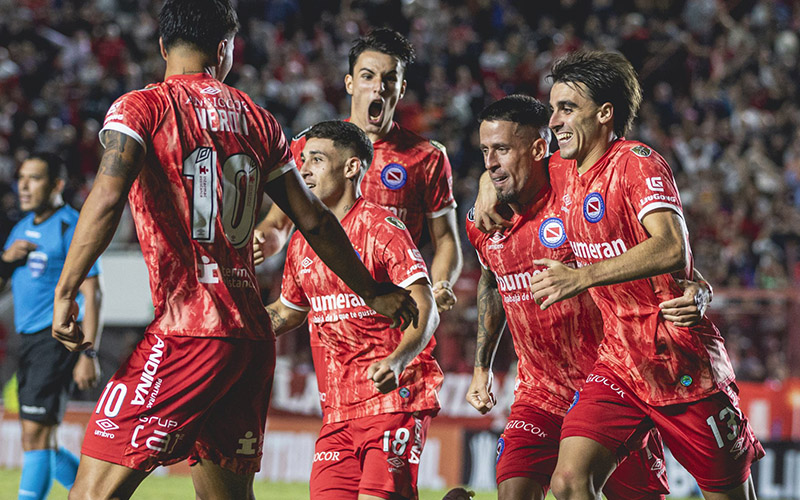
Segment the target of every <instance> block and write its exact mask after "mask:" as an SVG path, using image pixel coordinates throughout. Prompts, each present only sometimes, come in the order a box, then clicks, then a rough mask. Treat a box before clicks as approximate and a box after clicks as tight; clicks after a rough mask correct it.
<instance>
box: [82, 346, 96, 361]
mask: <svg viewBox="0 0 800 500" xmlns="http://www.w3.org/2000/svg"><path fill="white" fill-rule="evenodd" d="M81 354H83V355H84V356H86V357H87V358H92V359H95V358H97V351H95V350H94V349H92V348H91V347H90V348H88V349H86V350H85V351H81Z"/></svg>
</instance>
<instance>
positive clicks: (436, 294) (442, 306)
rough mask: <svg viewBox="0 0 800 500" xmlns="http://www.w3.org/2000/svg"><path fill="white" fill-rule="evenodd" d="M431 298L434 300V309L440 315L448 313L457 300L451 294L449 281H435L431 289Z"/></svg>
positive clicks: (451, 287)
mask: <svg viewBox="0 0 800 500" xmlns="http://www.w3.org/2000/svg"><path fill="white" fill-rule="evenodd" d="M432 290H433V298H434V299H435V300H436V308H437V309H438V310H439V312H440V313H442V312H444V311H449V310H450V309H452V308H453V306H454V305H456V302H458V298H456V294H455V292H453V286H452V285H451V284H450V282H449V281H437V282H436V283H434V285H433V287H432Z"/></svg>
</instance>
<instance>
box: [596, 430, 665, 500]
mask: <svg viewBox="0 0 800 500" xmlns="http://www.w3.org/2000/svg"><path fill="white" fill-rule="evenodd" d="M668 493H669V482H668V481H667V467H666V464H665V462H664V447H663V445H662V442H661V435H660V434H659V432H658V430H656V429H655V428H653V429H651V430H650V432H649V433H648V435H647V443H646V446H645V447H644V448H642V449H639V450H636V451H632V452H631V454H630V455H628V457H627V458H625V459H624V460H623V461H622V462H621V463H620V464H619V465H617V468H616V469H614V472H613V473H612V474H611V477H609V478H608V481H606V484H605V486H604V487H603V494H605V496H606V498H608V500H660V499H663V498H664V496H665V495H667V494H668Z"/></svg>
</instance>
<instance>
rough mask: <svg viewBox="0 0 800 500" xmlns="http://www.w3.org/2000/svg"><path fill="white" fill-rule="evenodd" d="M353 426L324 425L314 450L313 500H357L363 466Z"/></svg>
mask: <svg viewBox="0 0 800 500" xmlns="http://www.w3.org/2000/svg"><path fill="white" fill-rule="evenodd" d="M350 422H351V421H347V422H336V423H332V424H325V425H323V426H322V429H320V432H319V437H318V438H317V443H316V445H315V446H314V461H313V464H312V466H311V480H310V482H309V488H310V490H311V500H340V499H341V500H348V499H349V500H355V499H356V498H358V483H359V481H360V479H361V464H360V462H359V459H358V458H357V457H356V454H355V446H354V444H353V434H352V431H351V429H350Z"/></svg>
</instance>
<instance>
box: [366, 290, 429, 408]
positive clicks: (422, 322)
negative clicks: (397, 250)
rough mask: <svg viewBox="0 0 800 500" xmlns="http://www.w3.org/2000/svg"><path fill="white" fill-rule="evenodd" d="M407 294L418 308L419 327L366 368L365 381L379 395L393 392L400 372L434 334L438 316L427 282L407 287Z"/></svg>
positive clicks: (404, 335)
mask: <svg viewBox="0 0 800 500" xmlns="http://www.w3.org/2000/svg"><path fill="white" fill-rule="evenodd" d="M408 290H409V291H410V292H411V297H412V298H413V299H414V300H415V301H416V303H417V305H418V306H419V323H418V324H417V325H416V326H414V327H412V328H408V329H407V330H406V331H405V333H403V338H402V340H400V343H399V344H398V345H397V347H396V348H395V350H394V351H392V353H391V354H390V355H388V356H387V357H386V358H384V359H382V360H380V361H376V362H375V363H373V364H371V365H370V366H369V368H367V377H368V378H369V379H370V380H372V381H373V382H374V383H375V388H376V389H378V390H379V391H380V392H381V393H383V394H386V393H389V392H391V391H393V390H395V389H397V387H398V386H399V385H400V377H401V376H402V374H403V370H405V368H406V366H408V364H409V363H411V361H412V360H413V359H414V358H416V357H417V355H418V354H419V353H421V352H422V350H423V349H425V346H427V345H428V342H430V341H431V337H433V332H434V330H436V327H437V326H439V313H438V312H437V310H436V305H435V302H434V300H433V293H432V292H431V287H430V285H428V283H427V280H425V279H419V280H417V281H415V282H414V283H412V284H411V285H409V286H408Z"/></svg>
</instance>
